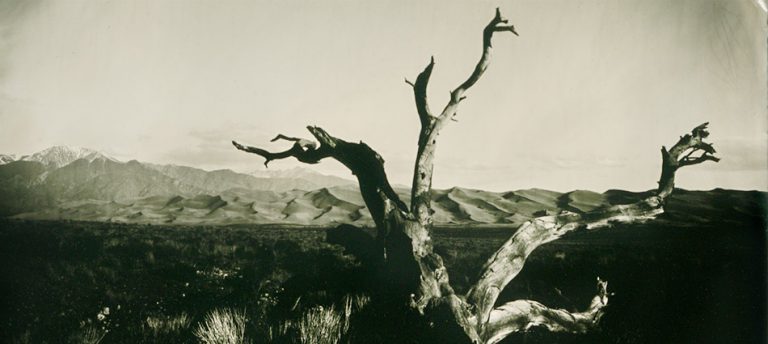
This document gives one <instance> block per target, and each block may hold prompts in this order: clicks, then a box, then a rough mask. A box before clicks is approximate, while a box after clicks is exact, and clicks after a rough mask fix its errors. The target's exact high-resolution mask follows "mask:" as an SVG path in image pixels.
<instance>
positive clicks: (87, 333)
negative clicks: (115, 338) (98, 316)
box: [71, 324, 107, 344]
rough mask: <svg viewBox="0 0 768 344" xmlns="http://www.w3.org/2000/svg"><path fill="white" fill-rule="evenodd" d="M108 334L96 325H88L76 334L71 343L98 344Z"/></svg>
mask: <svg viewBox="0 0 768 344" xmlns="http://www.w3.org/2000/svg"><path fill="white" fill-rule="evenodd" d="M106 335H107V332H106V331H105V330H104V329H102V328H100V327H99V326H97V325H94V324H86V325H85V326H83V327H82V328H81V329H80V331H78V332H77V333H75V335H74V336H73V338H72V340H71V342H72V343H77V344H98V343H101V340H102V339H104V336H106Z"/></svg>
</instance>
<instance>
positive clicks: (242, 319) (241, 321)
mask: <svg viewBox="0 0 768 344" xmlns="http://www.w3.org/2000/svg"><path fill="white" fill-rule="evenodd" d="M246 321H248V318H247V317H246V315H245V312H244V311H236V310H232V309H215V310H213V311H211V312H209V313H208V314H207V315H206V316H205V319H204V320H203V322H202V323H200V324H199V325H198V327H197V329H195V336H197V338H198V339H199V340H200V342H202V343H203V344H244V343H248V341H247V339H246V338H245V326H246Z"/></svg>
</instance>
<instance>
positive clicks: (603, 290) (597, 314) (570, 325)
mask: <svg viewBox="0 0 768 344" xmlns="http://www.w3.org/2000/svg"><path fill="white" fill-rule="evenodd" d="M607 305H608V282H606V281H602V280H600V278H599V277H598V278H597V295H595V297H593V298H592V301H591V302H590V304H589V307H588V308H587V309H586V310H584V311H583V312H578V313H573V312H569V311H567V310H564V309H552V308H549V307H547V306H544V305H543V304H541V303H539V302H536V301H531V300H516V301H512V302H508V303H505V304H503V305H501V306H499V307H497V308H496V309H494V310H493V311H492V312H491V316H490V319H489V321H488V326H487V327H486V330H485V333H484V336H483V342H484V343H487V344H493V343H498V342H499V341H501V340H502V339H504V338H505V337H506V336H508V335H509V334H511V333H514V332H519V331H527V330H528V329H530V328H531V327H535V326H543V327H545V328H546V329H547V330H549V331H551V332H569V333H586V332H588V331H590V330H591V329H593V328H594V327H595V326H597V325H598V323H599V322H600V318H602V316H603V314H604V313H603V308H604V307H605V306H607Z"/></svg>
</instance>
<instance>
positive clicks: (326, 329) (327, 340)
mask: <svg viewBox="0 0 768 344" xmlns="http://www.w3.org/2000/svg"><path fill="white" fill-rule="evenodd" d="M369 301H370V298H369V297H368V296H366V295H354V296H350V295H347V296H345V297H344V300H343V301H342V307H341V309H337V308H336V306H331V307H323V306H317V307H312V308H310V309H309V310H308V311H307V312H306V313H304V315H303V316H302V317H301V319H299V321H298V323H296V325H295V326H296V327H298V330H297V332H298V336H299V342H300V343H304V344H309V343H312V344H336V343H338V342H339V341H341V339H342V337H344V336H345V335H346V334H347V332H349V324H350V321H349V319H350V317H351V316H352V314H353V313H354V312H357V311H359V310H360V309H362V308H363V307H365V305H366V304H367V303H368V302H369ZM288 327H290V324H287V325H286V324H285V323H284V324H282V326H281V327H279V328H278V329H277V330H278V331H280V332H282V333H287V332H288ZM270 332H272V329H270Z"/></svg>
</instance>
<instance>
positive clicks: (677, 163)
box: [658, 122, 720, 198]
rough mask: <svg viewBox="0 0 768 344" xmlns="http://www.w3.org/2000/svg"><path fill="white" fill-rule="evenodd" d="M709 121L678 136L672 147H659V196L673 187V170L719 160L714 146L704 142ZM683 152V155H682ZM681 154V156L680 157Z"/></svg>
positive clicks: (664, 195) (707, 133) (664, 194)
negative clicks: (660, 162) (660, 160)
mask: <svg viewBox="0 0 768 344" xmlns="http://www.w3.org/2000/svg"><path fill="white" fill-rule="evenodd" d="M708 125H709V122H707V123H704V124H702V125H700V126H698V127H696V128H693V131H691V133H690V134H685V135H684V136H681V137H680V140H678V141H677V143H675V145H674V146H672V148H670V149H669V150H667V148H666V147H664V146H662V147H661V158H662V166H661V177H660V178H659V189H658V195H659V197H662V198H666V197H667V196H668V195H669V194H670V193H672V190H674V188H675V172H676V171H677V170H678V169H679V168H681V167H685V166H690V165H695V164H700V163H702V162H705V161H714V162H718V161H720V158H717V157H715V156H714V155H713V154H715V153H716V152H715V147H714V146H713V145H712V144H711V143H706V142H704V139H706V138H707V137H708V136H709V132H708V131H707V126H708ZM694 153H699V155H698V156H696V157H691V155H693V154H694ZM683 154H685V155H683ZM681 156H682V157H681Z"/></svg>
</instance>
